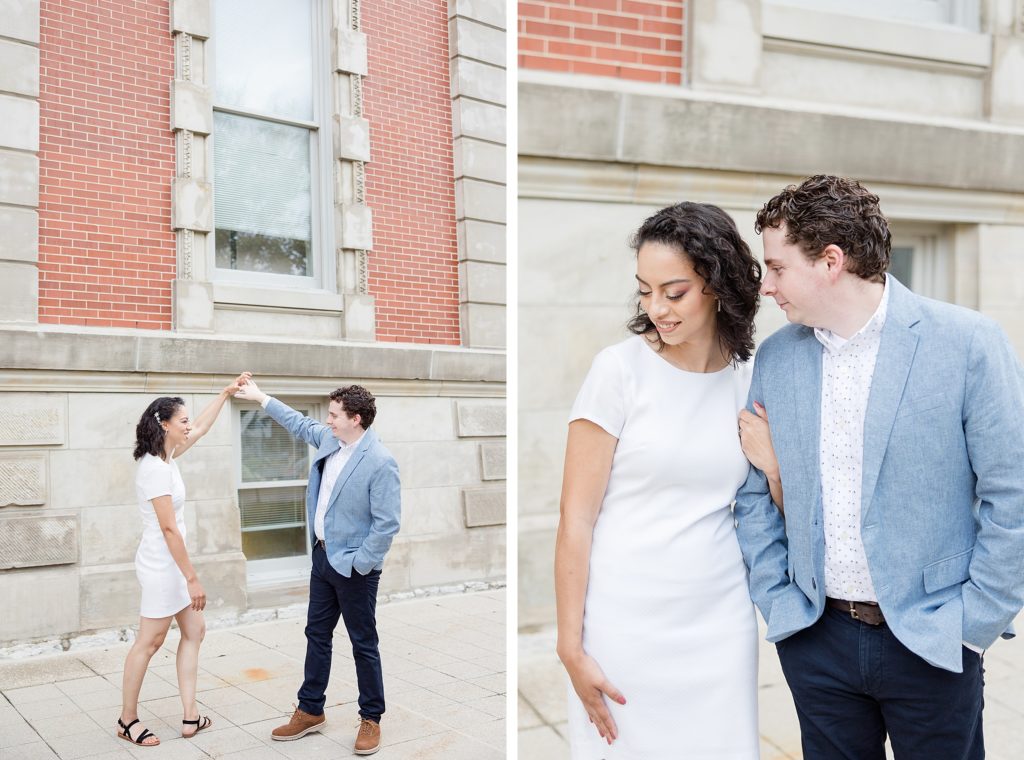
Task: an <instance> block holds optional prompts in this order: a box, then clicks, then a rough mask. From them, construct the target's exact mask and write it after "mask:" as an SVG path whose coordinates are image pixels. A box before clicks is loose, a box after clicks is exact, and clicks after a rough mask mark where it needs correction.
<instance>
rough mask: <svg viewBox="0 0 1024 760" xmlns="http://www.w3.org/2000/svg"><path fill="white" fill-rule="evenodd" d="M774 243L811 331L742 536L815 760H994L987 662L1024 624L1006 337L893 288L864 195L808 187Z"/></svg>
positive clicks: (759, 418) (771, 226) (764, 215)
mask: <svg viewBox="0 0 1024 760" xmlns="http://www.w3.org/2000/svg"><path fill="white" fill-rule="evenodd" d="M756 229H757V231H758V232H760V233H762V235H763V240H764V252H765V265H766V274H765V278H764V283H763V285H762V290H761V292H762V294H764V295H767V296H772V297H773V298H774V299H775V301H776V302H777V303H778V304H779V306H780V307H781V308H782V309H783V310H784V311H785V312H786V316H787V317H788V319H789V321H790V322H791V324H790V325H787V326H786V327H784V328H782V329H781V330H779V331H778V332H776V333H775V334H774V335H772V336H771V337H769V338H768V339H767V340H765V341H764V343H763V345H762V346H761V347H760V349H759V351H758V353H757V356H756V359H755V362H754V369H753V379H752V383H751V388H750V396H749V400H748V410H744V411H743V412H741V419H740V437H741V440H742V439H743V431H744V430H749V429H750V426H752V425H763V424H767V425H768V426H769V428H770V431H771V439H772V443H773V445H774V450H775V453H776V457H777V467H776V466H775V465H774V464H773V461H774V459H773V458H772V457H765V456H763V452H758V451H754V450H752V451H751V452H750V455H751V460H752V462H753V463H754V465H755V467H752V468H751V471H750V475H749V477H748V479H747V481H746V483H745V485H744V486H743V487H742V488H741V489H740V491H739V493H738V494H737V496H736V512H735V514H736V520H737V531H738V537H739V542H740V546H741V548H742V550H743V555H744V558H745V560H746V562H747V565H748V567H749V569H750V594H751V597H752V599H753V600H754V602H755V603H756V604H757V606H758V608H759V609H760V610H761V614H762V615H763V616H764V619H765V621H766V622H767V625H768V634H767V638H768V640H769V641H772V642H776V644H777V649H778V654H779V659H780V662H781V664H782V669H783V672H784V674H785V676H786V680H787V682H788V683H789V686H790V690H791V691H792V693H793V699H794V702H795V704H796V709H797V714H798V717H799V719H800V729H801V736H802V742H803V752H804V757H805V758H807V759H808V760H818V759H822V758H846V759H848V760H884V757H885V753H884V749H883V745H884V741H885V738H886V735H887V734H888V736H889V739H890V742H891V744H892V747H893V751H894V754H895V757H896V758H897V760H907V759H908V758H920V759H921V760H925V759H926V758H927V759H928V760H933V759H934V758H943V760H960V759H961V758H963V759H964V760H968V759H970V760H975V758H982V757H984V742H983V738H982V720H981V713H982V704H983V702H982V688H983V679H982V654H983V652H984V650H985V649H987V648H988V647H990V646H991V645H992V644H993V642H995V641H996V639H998V638H999V637H1000V636H1002V637H1004V638H1009V637H1010V636H1012V621H1013V619H1014V617H1015V616H1016V615H1017V613H1018V612H1019V610H1020V609H1021V605H1022V603H1024V468H1022V463H1024V380H1022V370H1021V365H1020V362H1019V361H1018V360H1017V358H1016V357H1015V355H1014V352H1013V350H1012V348H1011V347H1010V345H1009V342H1008V341H1007V338H1006V336H1005V335H1004V334H1003V332H1002V331H1001V330H1000V328H999V327H998V326H997V325H996V324H995V323H994V322H993V321H991V320H990V319H987V318H985V317H983V316H981V315H980V314H977V313H976V312H973V311H970V310H968V309H964V308H959V307H956V306H951V305H948V304H945V303H940V302H937V301H933V300H929V299H926V298H922V297H919V296H917V295H914V294H913V293H911V292H910V291H909V290H907V289H906V288H905V287H904V286H903V285H901V284H900V283H899V282H897V281H896V280H895V279H894V278H893V277H891V276H887V275H886V274H885V272H886V270H887V268H888V265H889V256H890V235H889V230H888V225H887V222H886V220H885V217H884V216H883V215H882V213H881V210H880V209H879V206H878V197H877V196H875V195H872V194H871V193H869V192H868V191H867V190H866V189H865V188H864V187H862V186H861V185H860V184H859V183H857V182H854V181H852V180H847V179H842V178H839V177H830V176H817V177H811V178H809V179H807V180H805V181H804V182H803V183H802V184H801V185H800V186H798V187H796V186H790V187H788V188H786V189H785V190H784V191H783V192H782V193H780V194H779V195H777V196H776V197H775V198H772V199H771V200H770V201H768V203H767V204H765V206H764V208H763V209H762V210H761V211H760V213H759V214H758V216H757V225H756ZM758 467H761V469H758ZM773 491H774V492H776V493H778V492H780V491H781V498H780V500H781V501H783V502H784V504H778V505H776V504H775V503H774V502H773V500H772V498H771V495H770V494H771V493H772V492H773ZM783 508H784V509H783Z"/></svg>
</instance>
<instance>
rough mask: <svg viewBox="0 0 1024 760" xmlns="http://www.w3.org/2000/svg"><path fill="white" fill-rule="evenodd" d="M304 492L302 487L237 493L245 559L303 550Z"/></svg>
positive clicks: (298, 552) (283, 554) (304, 523)
mask: <svg viewBox="0 0 1024 760" xmlns="http://www.w3.org/2000/svg"><path fill="white" fill-rule="evenodd" d="M305 495H306V489H305V487H303V486H292V487H288V488H266V489H260V490H241V491H239V492H238V506H239V508H240V510H241V513H242V552H243V553H244V554H245V558H246V559H247V560H254V559H276V558H280V557H297V556H300V555H303V554H305V553H306V507H305Z"/></svg>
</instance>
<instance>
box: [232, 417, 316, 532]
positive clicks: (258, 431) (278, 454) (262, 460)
mask: <svg viewBox="0 0 1024 760" xmlns="http://www.w3.org/2000/svg"><path fill="white" fill-rule="evenodd" d="M299 411H301V412H302V413H303V414H307V412H306V411H305V410H299ZM240 421H241V427H242V482H243V483H254V482H260V481H266V480H305V479H306V477H307V476H308V475H309V447H308V446H307V445H306V443H305V442H304V441H300V440H298V439H296V438H293V437H292V436H291V435H289V433H288V431H287V430H285V429H284V428H283V427H281V426H280V425H278V424H277V423H276V422H274V421H273V420H272V419H271V418H270V417H269V416H267V414H266V412H264V411H263V410H262V409H260V410H255V409H243V410H242V411H241V413H240ZM300 490H304V489H300ZM239 498H241V497H239ZM303 519H305V518H303ZM244 524H245V523H244V522H243V525H244Z"/></svg>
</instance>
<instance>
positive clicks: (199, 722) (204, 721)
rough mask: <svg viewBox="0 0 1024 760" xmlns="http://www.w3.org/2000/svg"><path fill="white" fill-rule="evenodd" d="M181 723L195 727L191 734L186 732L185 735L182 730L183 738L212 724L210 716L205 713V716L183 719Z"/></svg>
mask: <svg viewBox="0 0 1024 760" xmlns="http://www.w3.org/2000/svg"><path fill="white" fill-rule="evenodd" d="M181 725H183V726H195V727H196V730H195V731H193V732H192V733H191V734H188V735H187V736H186V735H185V733H184V732H182V734H181V736H182V738H183V739H191V738H192V737H193V736H195V735H196V734H198V733H199V732H200V731H202V730H203V729H204V728H209V727H210V726H212V725H213V721H212V720H210V716H209V715H207V716H205V717H204V716H202V715H200V716H199V717H198V718H196V719H195V720H183V721H182V722H181Z"/></svg>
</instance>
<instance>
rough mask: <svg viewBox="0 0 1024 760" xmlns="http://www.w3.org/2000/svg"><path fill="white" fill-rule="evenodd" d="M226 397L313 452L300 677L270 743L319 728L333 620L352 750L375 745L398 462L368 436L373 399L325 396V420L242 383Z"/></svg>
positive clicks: (356, 392) (355, 392) (355, 393)
mask: <svg viewBox="0 0 1024 760" xmlns="http://www.w3.org/2000/svg"><path fill="white" fill-rule="evenodd" d="M236 398H240V399H245V400H247V401H255V402H257V403H259V404H260V405H261V406H262V407H263V408H264V409H265V410H266V412H267V414H269V415H270V416H271V417H273V418H274V420H275V421H276V422H278V423H279V424H280V425H281V426H282V427H284V428H285V429H286V430H287V431H288V432H289V433H291V434H292V435H293V436H295V437H296V438H298V439H300V440H302V441H305V442H306V443H308V444H309V445H310V446H312V447H314V448H315V449H316V455H315V457H314V459H313V466H312V468H311V469H310V471H309V487H308V488H307V489H306V517H307V524H308V525H309V528H310V543H312V544H313V567H312V570H311V572H310V578H309V609H308V612H307V618H306V667H305V680H304V681H303V683H302V688H300V689H299V694H298V698H299V705H298V708H297V709H296V710H295V713H294V714H293V715H292V718H291V720H290V721H289V722H288V723H287V724H286V725H284V726H280V727H278V728H275V729H274V730H273V732H272V734H271V738H272V739H275V740H277V741H290V740H293V739H298V738H300V737H302V736H305V735H306V734H308V733H310V732H311V731H318V730H319V729H320V728H321V726H323V724H324V723H325V721H326V720H327V719H326V716H325V715H324V704H325V702H326V698H325V692H326V690H327V681H328V678H329V677H330V674H331V640H332V637H333V635H334V628H335V626H337V624H338V618H339V616H340V617H341V619H342V620H343V621H344V622H345V628H346V630H347V631H348V637H349V639H350V640H351V642H352V657H353V659H354V660H355V664H356V680H357V683H358V686H359V716H360V719H361V720H360V725H359V732H358V734H357V736H356V742H355V750H354V751H355V753H356V754H357V755H369V754H373V753H374V752H376V751H377V750H378V749H379V748H380V718H381V715H382V714H383V713H384V679H383V674H382V671H381V664H380V652H379V649H378V645H377V644H378V639H377V623H376V617H375V613H376V605H377V587H378V585H379V583H380V573H381V568H382V567H383V565H384V555H385V554H387V551H388V549H389V548H390V547H391V540H392V538H394V536H395V534H396V533H398V523H399V516H400V511H401V499H400V490H401V485H400V483H399V480H398V465H397V464H396V462H395V459H394V457H392V456H391V453H390V452H389V451H388V450H387V449H386V448H384V446H383V445H382V444H381V443H380V441H378V440H377V436H376V434H375V433H374V432H373V431H372V430H370V429H369V428H370V425H372V424H373V420H374V417H375V416H376V414H377V408H376V403H375V401H374V397H373V396H372V395H371V394H370V392H369V391H367V390H366V389H365V388H363V387H362V386H359V385H349V386H347V387H345V388H339V389H338V390H336V391H334V392H333V393H331V394H330V404H329V406H328V408H327V424H326V425H325V424H323V423H322V422H317V421H316V420H314V419H310V418H309V417H305V416H303V415H302V414H299V413H298V412H296V411H295V410H294V409H291V408H290V407H288V406H286V405H285V404H283V403H282V402H280V401H278V400H277V399H275V398H272V397H270V396H268V395H267V394H266V393H263V392H262V391H260V389H259V388H258V387H257V386H256V384H255V383H254V382H253V381H252V380H250V381H249V382H248V384H246V385H244V386H242V389H241V390H240V391H239V392H238V394H237V395H236Z"/></svg>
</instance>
